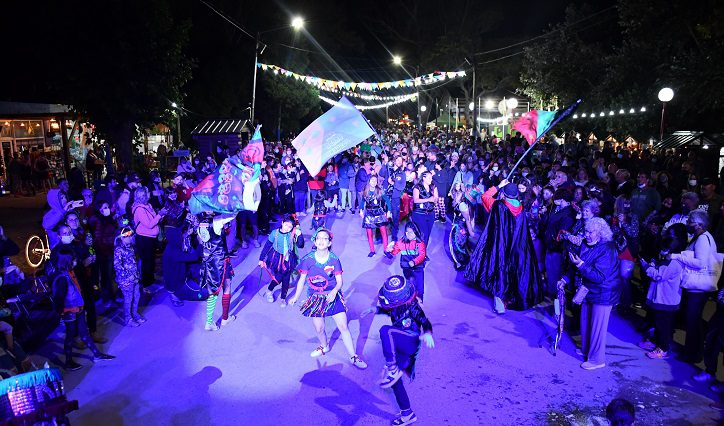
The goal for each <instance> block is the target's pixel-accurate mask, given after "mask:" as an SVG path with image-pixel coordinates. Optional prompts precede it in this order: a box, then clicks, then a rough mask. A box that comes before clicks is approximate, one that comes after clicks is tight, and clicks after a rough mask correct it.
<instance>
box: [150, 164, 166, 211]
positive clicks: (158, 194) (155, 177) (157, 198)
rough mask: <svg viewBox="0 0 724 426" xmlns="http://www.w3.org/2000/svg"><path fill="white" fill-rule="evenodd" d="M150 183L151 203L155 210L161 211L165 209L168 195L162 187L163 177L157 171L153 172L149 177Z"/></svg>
mask: <svg viewBox="0 0 724 426" xmlns="http://www.w3.org/2000/svg"><path fill="white" fill-rule="evenodd" d="M148 180H149V183H148V185H147V188H148V193H149V196H150V197H149V203H150V204H151V206H153V208H154V209H160V208H161V207H163V204H164V202H165V201H166V200H165V199H166V193H165V192H164V190H163V186H162V185H161V175H159V173H158V172H157V171H155V170H154V171H152V172H151V174H150V176H149V177H148Z"/></svg>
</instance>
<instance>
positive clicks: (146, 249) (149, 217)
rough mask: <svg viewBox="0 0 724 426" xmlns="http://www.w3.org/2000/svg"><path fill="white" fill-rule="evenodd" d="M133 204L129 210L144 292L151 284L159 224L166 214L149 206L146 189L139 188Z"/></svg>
mask: <svg viewBox="0 0 724 426" xmlns="http://www.w3.org/2000/svg"><path fill="white" fill-rule="evenodd" d="M133 196H134V202H133V207H132V209H131V213H132V214H133V223H134V225H135V227H136V250H137V252H138V258H139V259H140V261H141V285H142V286H143V289H144V291H146V292H148V287H149V286H150V285H151V284H153V281H154V278H153V270H154V267H155V266H156V243H157V241H158V233H159V230H160V229H159V226H158V224H159V222H161V219H163V216H164V215H165V214H166V209H165V208H163V209H161V210H160V211H159V212H158V213H156V211H155V210H154V209H153V207H151V205H150V204H149V198H150V196H149V193H148V188H146V187H144V186H139V187H138V188H136V190H135V192H134V193H133Z"/></svg>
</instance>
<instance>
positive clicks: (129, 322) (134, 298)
mask: <svg viewBox="0 0 724 426" xmlns="http://www.w3.org/2000/svg"><path fill="white" fill-rule="evenodd" d="M133 235H134V232H133V230H132V229H131V228H127V227H126V228H123V229H121V233H120V234H119V235H118V236H117V237H116V241H115V249H114V250H113V268H114V269H115V270H116V281H117V282H118V288H120V289H121V292H122V293H123V318H124V324H125V325H126V327H138V326H139V325H141V324H143V323H144V322H146V318H145V317H143V315H140V314H139V313H138V299H139V298H140V296H141V293H140V284H139V280H140V279H141V274H140V272H139V271H138V257H137V256H136V249H135V247H134V246H133V242H134V238H133Z"/></svg>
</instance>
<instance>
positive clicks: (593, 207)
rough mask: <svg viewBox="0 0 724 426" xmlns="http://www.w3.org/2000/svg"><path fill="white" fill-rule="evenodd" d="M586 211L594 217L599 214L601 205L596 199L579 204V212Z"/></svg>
mask: <svg viewBox="0 0 724 426" xmlns="http://www.w3.org/2000/svg"><path fill="white" fill-rule="evenodd" d="M583 209H588V210H590V211H591V213H593V215H594V216H598V215H599V214H601V203H599V202H598V200H596V199H592V200H586V201H584V202H582V203H581V210H583Z"/></svg>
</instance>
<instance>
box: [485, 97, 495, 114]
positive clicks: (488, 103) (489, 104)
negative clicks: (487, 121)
mask: <svg viewBox="0 0 724 426" xmlns="http://www.w3.org/2000/svg"><path fill="white" fill-rule="evenodd" d="M485 109H487V110H489V111H492V110H494V109H495V101H493V100H492V99H486V100H485Z"/></svg>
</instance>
